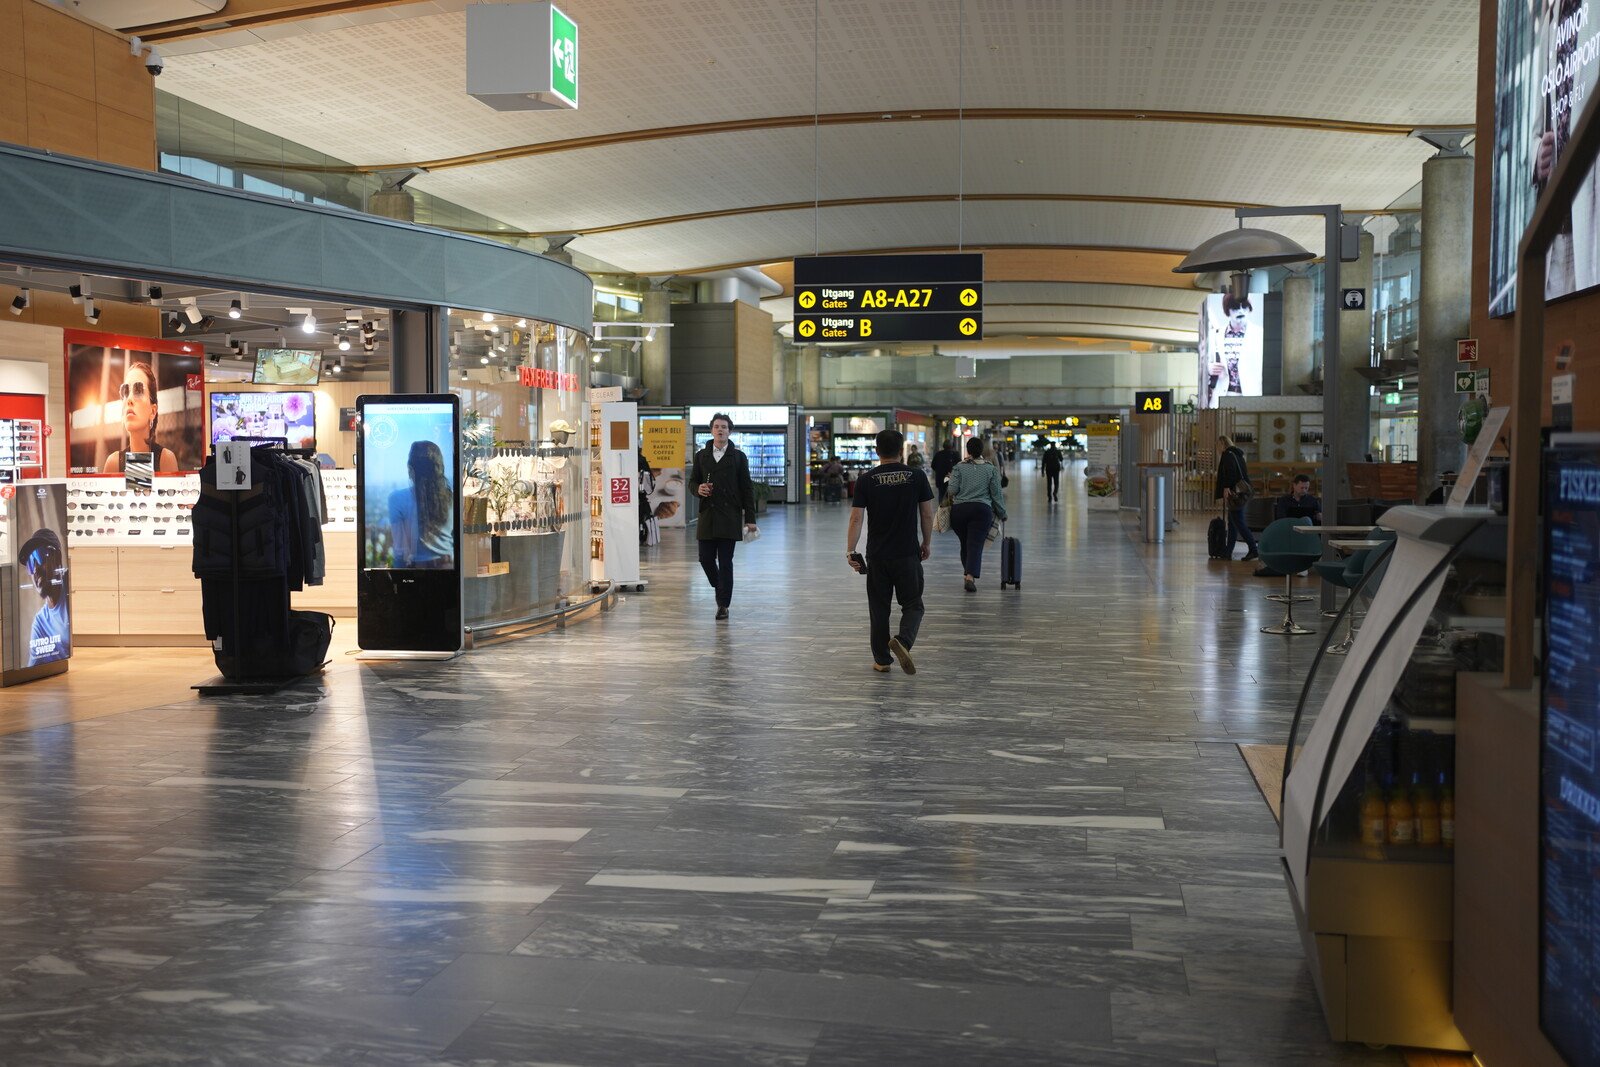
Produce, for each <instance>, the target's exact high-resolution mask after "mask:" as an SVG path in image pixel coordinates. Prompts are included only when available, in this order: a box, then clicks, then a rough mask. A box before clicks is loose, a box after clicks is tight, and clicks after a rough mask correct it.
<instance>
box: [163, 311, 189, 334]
mask: <svg viewBox="0 0 1600 1067" xmlns="http://www.w3.org/2000/svg"><path fill="white" fill-rule="evenodd" d="M167 321H168V322H170V323H171V324H172V330H173V332H174V333H188V332H189V320H188V319H186V318H184V317H183V316H182V315H174V316H172V318H170V319H168V320H167Z"/></svg>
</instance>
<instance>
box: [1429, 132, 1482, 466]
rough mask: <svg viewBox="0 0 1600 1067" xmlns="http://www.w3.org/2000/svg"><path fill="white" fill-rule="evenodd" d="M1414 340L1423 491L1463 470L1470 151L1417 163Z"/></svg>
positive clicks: (1468, 333)
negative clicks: (1460, 377)
mask: <svg viewBox="0 0 1600 1067" xmlns="http://www.w3.org/2000/svg"><path fill="white" fill-rule="evenodd" d="M1420 285H1421V290H1422V292H1421V296H1420V300H1421V308H1420V316H1419V321H1420V328H1421V338H1420V342H1419V344H1418V346H1417V348H1418V353H1419V355H1420V358H1421V364H1422V366H1421V373H1420V375H1419V377H1418V381H1417V460H1418V463H1417V481H1418V483H1419V484H1418V486H1417V488H1418V491H1419V495H1421V496H1423V497H1426V496H1427V494H1428V493H1431V492H1432V491H1433V490H1434V489H1435V488H1437V487H1438V485H1439V475H1440V474H1442V473H1444V472H1445V471H1458V470H1460V469H1461V463H1462V459H1463V456H1464V453H1465V446H1464V445H1463V444H1462V443H1461V436H1460V431H1459V430H1458V428H1457V426H1456V416H1457V414H1458V413H1459V411H1460V409H1461V405H1460V398H1459V397H1458V396H1457V395H1456V383H1455V370H1456V341H1457V339H1459V338H1462V337H1468V336H1471V333H1472V157H1470V156H1468V155H1466V154H1464V153H1460V152H1459V151H1458V152H1457V153H1456V154H1446V153H1444V152H1441V153H1440V154H1439V155H1437V156H1434V157H1433V158H1432V159H1430V160H1428V161H1427V162H1426V163H1424V164H1423V165H1422V279H1421V283H1420Z"/></svg>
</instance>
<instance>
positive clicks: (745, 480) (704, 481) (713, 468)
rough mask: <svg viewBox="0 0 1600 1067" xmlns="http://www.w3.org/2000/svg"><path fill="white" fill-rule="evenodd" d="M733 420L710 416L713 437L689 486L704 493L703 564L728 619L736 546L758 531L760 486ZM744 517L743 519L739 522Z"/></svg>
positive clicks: (721, 615) (701, 453) (721, 613)
mask: <svg viewBox="0 0 1600 1067" xmlns="http://www.w3.org/2000/svg"><path fill="white" fill-rule="evenodd" d="M732 433H733V420H732V419H730V418H729V417H728V416H726V415H723V414H721V413H720V412H719V413H718V414H716V415H713V416H711V440H710V441H708V442H706V447H704V448H702V449H701V450H700V451H699V452H697V453H695V457H694V472H693V473H692V474H691V475H690V476H689V487H690V489H691V490H693V492H694V493H695V494H696V495H697V496H699V497H700V524H699V529H698V531H697V532H696V534H695V537H696V538H697V539H698V540H699V542H700V567H701V569H702V570H704V571H705V572H706V580H707V581H709V582H710V583H711V588H713V589H715V590H716V591H717V618H719V619H726V618H727V617H728V605H729V604H731V603H733V549H734V546H735V545H737V544H738V543H739V542H740V541H743V540H744V535H745V534H746V533H754V532H755V529H756V489H755V485H754V484H753V483H752V482H751V481H750V460H749V458H748V457H747V456H745V454H744V453H743V452H741V451H740V450H739V447H738V446H737V445H734V444H731V443H730V442H729V441H728V437H729V435H730V434H732ZM741 519H742V520H743V522H742V523H741V521H740V520H741Z"/></svg>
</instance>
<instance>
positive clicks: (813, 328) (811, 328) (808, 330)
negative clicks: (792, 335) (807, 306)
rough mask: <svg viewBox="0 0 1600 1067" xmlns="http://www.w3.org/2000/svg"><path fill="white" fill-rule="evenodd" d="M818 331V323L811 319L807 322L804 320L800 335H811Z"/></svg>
mask: <svg viewBox="0 0 1600 1067" xmlns="http://www.w3.org/2000/svg"><path fill="white" fill-rule="evenodd" d="M816 332H817V324H816V323H814V322H810V321H806V322H802V323H801V324H800V336H801V337H810V336H811V335H812V334H814V333H816Z"/></svg>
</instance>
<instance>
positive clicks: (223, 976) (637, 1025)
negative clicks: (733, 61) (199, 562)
mask: <svg viewBox="0 0 1600 1067" xmlns="http://www.w3.org/2000/svg"><path fill="white" fill-rule="evenodd" d="M1072 473H1074V474H1079V472H1078V471H1077V470H1076V469H1075V470H1074V471H1073V472H1072ZM1029 474H1030V471H1028V470H1027V469H1026V468H1025V469H1024V470H1023V471H1022V472H1020V474H1019V475H1018V476H1015V477H1014V478H1013V488H1012V490H1011V491H1010V492H1011V493H1012V495H1013V496H1014V497H1019V498H1020V499H1017V500H1015V501H1014V510H1015V512H1016V514H1015V515H1014V516H1013V522H1012V527H1011V532H1012V533H1014V534H1019V535H1020V536H1021V537H1022V538H1023V541H1024V548H1025V553H1026V562H1025V566H1026V569H1027V574H1026V577H1027V580H1026V582H1025V584H1024V588H1023V590H1022V591H1021V592H1017V591H1007V592H1004V593H1002V592H1000V591H999V590H998V589H997V588H996V583H995V580H994V577H993V575H992V574H986V576H985V578H984V580H983V582H982V583H981V585H980V590H979V592H978V593H977V594H976V595H972V594H967V593H964V592H962V590H961V587H960V569H959V566H958V565H957V563H956V560H955V552H954V539H953V537H950V536H948V535H941V536H940V537H939V539H938V543H937V549H936V551H937V555H936V557H935V559H934V560H933V561H932V562H931V563H930V564H929V568H928V575H929V577H928V592H927V601H928V606H929V616H928V620H927V623H926V624H925V626H924V630H923V636H922V639H921V641H920V643H919V644H918V646H917V649H916V651H917V656H918V664H919V673H918V674H917V675H915V676H914V677H908V676H905V675H903V674H900V673H898V672H896V673H894V674H890V675H877V674H874V673H873V672H872V671H871V669H870V657H869V655H868V652H867V648H866V618H865V615H866V612H865V604H864V603H863V599H864V598H863V593H862V585H861V580H860V579H859V578H858V577H857V576H856V575H855V574H854V573H853V572H851V571H850V570H848V569H847V568H846V566H845V562H844V558H843V547H844V546H843V541H844V538H843V529H844V519H845V513H846V512H845V509H844V508H842V507H836V506H835V507H828V506H821V505H818V506H812V507H810V508H808V509H801V508H796V509H791V510H789V511H788V512H780V513H777V514H774V515H773V516H771V517H770V518H768V519H767V520H766V523H765V525H766V530H765V533H766V536H764V537H763V538H762V540H761V541H760V542H759V543H757V544H755V545H752V546H749V547H748V548H745V549H741V550H740V553H739V557H738V565H739V581H738V587H737V589H736V591H735V595H734V606H733V618H732V620H731V621H730V622H728V623H723V624H718V623H716V622H714V621H713V619H712V612H713V602H712V595H711V590H710V589H709V588H708V587H707V586H706V584H705V582H704V580H703V578H702V577H701V576H700V575H699V572H698V568H697V567H696V566H695V565H694V563H693V545H692V544H691V543H687V542H685V541H684V540H682V539H681V536H680V537H678V538H677V539H670V535H669V540H668V541H667V542H666V543H665V544H663V545H662V546H660V547H659V548H657V549H653V550H651V552H650V553H649V560H648V563H647V567H648V576H649V578H650V579H651V586H650V590H649V592H647V593H644V594H638V595H632V596H629V597H627V598H626V600H625V602H624V603H622V604H620V605H619V606H618V608H617V609H616V610H614V611H612V612H610V613H609V614H606V615H604V616H601V617H600V618H598V619H596V620H593V621H591V622H588V623H585V624H583V625H581V626H577V627H573V628H571V629H569V630H567V631H565V632H561V633H554V634H548V635H544V636H541V637H538V638H534V639H530V640H526V641H516V642H510V643H506V644H501V645H497V646H495V647H492V648H488V649H483V650H480V651H478V652H475V653H473V654H472V655H471V656H468V657H466V658H463V659H461V660H458V661H456V662H454V663H450V664H446V665H442V666H440V665H430V664H408V665H379V666H359V667H349V666H346V667H344V668H343V669H341V670H338V671H336V672H334V673H332V674H330V675H328V676H327V677H326V678H325V679H324V681H323V683H322V684H321V685H320V686H308V687H306V688H304V689H301V690H298V691H293V692H291V693H289V694H287V695H286V696H284V697H280V698H274V699H234V700H227V701H214V702H204V703H201V702H196V701H194V700H193V699H191V698H189V697H188V696H187V695H186V694H178V693H170V692H169V693H166V694H164V696H162V697H158V698H157V699H166V700H168V702H167V703H163V704H160V705H159V706H156V707H152V708H149V709H147V710H142V711H136V712H130V713H128V714H121V715H109V716H105V717H100V718H95V719H91V720H88V721H83V722H78V723H73V724H68V725H59V726H49V727H43V728H37V729H30V730H26V731H23V732H18V733H13V734H11V735H9V736H6V737H4V738H0V768H3V770H4V775H3V777H0V834H3V835H4V840H5V844H6V847H5V848H4V849H3V850H0V914H3V915H4V919H3V920H0V921H3V922H4V924H5V929H6V936H5V937H4V938H3V939H0V954H3V956H4V980H3V981H4V990H5V1001H4V1008H3V1010H0V1061H3V1062H4V1063H6V1064H7V1065H8V1067H16V1065H23V1064H51V1065H55V1064H61V1063H69V1062H71V1063H97V1064H202V1063H204V1064H224V1063H225V1064H228V1065H230V1067H231V1065H255V1064H273V1065H283V1064H293V1065H300V1064H307V1065H309V1064H340V1065H346V1064H351V1065H372V1067H376V1065H384V1067H391V1065H401V1067H405V1065H423V1064H430V1065H431V1064H461V1065H466V1064H482V1065H487V1064H527V1063H558V1064H585V1065H612V1064H615V1065H637V1064H674V1065H678V1064H695V1065H700V1064H723V1063H726V1064H751V1063H759V1064H774V1065H788V1064H795V1065H799V1064H816V1065H822V1064H873V1065H877V1064H891V1063H893V1064H900V1063H904V1064H956V1063H960V1064H972V1063H984V1064H999V1063H1006V1064H1024V1065H1027V1064H1041V1065H1042V1064H1068V1063H1070V1064H1107V1065H1141V1067H1142V1065H1156V1064H1162V1065H1165V1064H1213V1065H1214V1064H1229V1065H1244V1064H1250V1065H1262V1067H1265V1065H1269V1064H1270V1065H1273V1067H1282V1065H1286V1064H1363V1065H1365V1064H1386V1065H1397V1064H1399V1063H1400V1062H1401V1057H1400V1055H1399V1053H1398V1052H1395V1051H1388V1052H1373V1051H1370V1050H1367V1049H1365V1048H1354V1047H1348V1046H1334V1045H1332V1044H1331V1043H1330V1042H1329V1041H1328V1039H1327V1036H1326V1030H1325V1028H1324V1026H1323V1022H1322V1019H1321V1015H1320V1012H1319V1010H1318V1008H1317V1005H1316V1000H1315V994H1314V992H1313V990H1312V986H1311V980H1310V977H1309V975H1308V974H1307V971H1306V967H1305V964H1304V961H1303V959H1302V957H1301V949H1300V943H1299V939H1298V937H1297V935H1296V933H1295V930H1294V926H1293V921H1292V918H1291V915H1290V909H1289V903H1288V899H1287V897H1286V895H1285V891H1284V887H1283V883H1282V879H1281V877H1280V874H1279V863H1278V859H1277V850H1276V827H1275V825H1274V823H1273V819H1272V816H1271V814H1270V812H1269V811H1268V810H1267V808H1266V806H1265V805H1264V804H1263V803H1262V800H1261V796H1260V794H1259V792H1258V790H1257V788H1256V786H1255V784H1254V783H1253V781H1252V780H1251V777H1250V774H1249V771H1248V770H1247V768H1246V766H1245V764H1244V761H1243V760H1242V759H1241V758H1240V755H1239V751H1238V749H1237V747H1236V746H1237V745H1238V744H1239V743H1240V742H1252V741H1256V742H1276V741H1281V739H1282V738H1283V736H1284V735H1285V732H1286V727H1287V722H1288V715H1289V713H1290V711H1291V710H1292V705H1293V701H1294V699H1295V698H1296V696H1297V695H1298V690H1299V678H1300V676H1301V673H1302V672H1303V671H1304V670H1305V668H1306V666H1307V665H1308V663H1309V662H1310V659H1311V657H1312V655H1313V654H1314V652H1315V647H1316V645H1315V641H1314V639H1309V638H1308V639H1301V640H1299V641H1290V640H1286V639H1283V638H1269V637H1267V636H1265V635H1262V634H1259V633H1257V627H1259V626H1261V625H1262V624H1264V623H1267V622H1270V621H1273V619H1274V617H1275V614H1276V613H1277V610H1278V609H1277V608H1276V606H1275V605H1273V604H1271V603H1269V602H1266V601H1264V600H1262V599H1261V595H1262V593H1264V592H1265V591H1267V590H1266V589H1265V588H1264V587H1263V586H1261V584H1260V583H1258V582H1255V581H1253V580H1251V579H1250V578H1249V577H1248V568H1246V567H1245V566H1244V565H1241V564H1234V565H1228V564H1223V563H1211V562H1207V561H1206V559H1205V552H1204V546H1203V544H1202V543H1201V540H1202V538H1201V530H1200V529H1199V524H1198V523H1195V524H1194V525H1195V527H1196V528H1195V529H1193V530H1189V529H1188V528H1187V527H1185V528H1184V529H1183V530H1182V532H1181V534H1180V536H1179V537H1178V538H1177V539H1176V540H1174V541H1172V542H1169V543H1168V544H1167V545H1165V546H1162V547H1149V546H1145V545H1142V544H1139V543H1137V542H1136V541H1135V540H1134V539H1133V537H1132V536H1131V530H1132V527H1131V524H1127V523H1125V522H1124V521H1123V520H1122V519H1121V518H1120V517H1119V516H1117V515H1098V514H1097V515H1095V516H1093V517H1090V516H1088V515H1087V514H1086V513H1085V512H1084V511H1083V500H1082V495H1081V493H1080V492H1078V491H1077V489H1078V485H1079V484H1080V483H1081V475H1080V476H1079V478H1077V479H1073V478H1069V479H1067V482H1068V492H1067V493H1066V494H1065V496H1066V500H1065V502H1064V503H1063V504H1062V505H1060V506H1058V507H1057V508H1053V509H1047V508H1046V505H1045V503H1044V501H1043V499H1042V495H1043V494H1042V493H1038V492H1037V489H1036V486H1037V483H1038V479H1037V478H1036V477H1030V476H1029ZM990 562H991V564H992V562H993V561H992V560H991V561H990ZM152 670H153V671H155V672H156V673H157V674H159V673H160V670H161V668H160V667H159V666H158V667H155V668H152ZM126 671H127V673H128V674H129V677H130V685H131V683H132V682H133V681H134V680H135V676H139V675H142V674H144V673H145V672H144V671H143V670H141V669H140V668H139V667H138V661H137V657H135V658H134V659H133V660H131V661H130V662H129V664H128V666H127V667H126ZM137 680H139V681H146V679H144V678H142V677H141V678H138V679H137ZM189 680H190V679H188V678H187V677H185V678H183V679H182V681H183V683H184V684H185V685H187V684H188V682H189ZM141 691H142V692H154V690H150V689H148V688H146V689H144V690H141Z"/></svg>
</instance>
